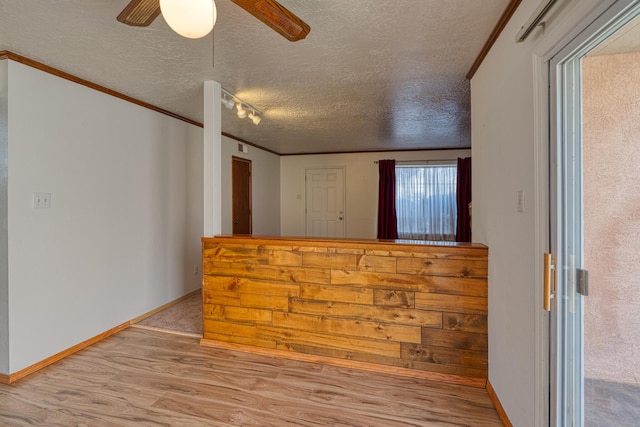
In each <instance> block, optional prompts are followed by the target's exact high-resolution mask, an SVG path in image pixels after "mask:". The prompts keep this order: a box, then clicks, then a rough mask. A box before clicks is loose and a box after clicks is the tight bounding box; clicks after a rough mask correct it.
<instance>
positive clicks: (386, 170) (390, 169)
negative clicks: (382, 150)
mask: <svg viewBox="0 0 640 427" xmlns="http://www.w3.org/2000/svg"><path fill="white" fill-rule="evenodd" d="M378 174H379V177H380V181H379V186H378V239H397V238H398V218H397V217H396V161H395V160H380V161H379V162H378Z"/></svg>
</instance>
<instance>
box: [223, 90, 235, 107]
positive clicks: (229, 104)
mask: <svg viewBox="0 0 640 427" xmlns="http://www.w3.org/2000/svg"><path fill="white" fill-rule="evenodd" d="M220 102H222V105H224V106H225V107H226V108H227V110H231V109H232V108H233V107H235V106H236V103H235V101H234V100H233V98H230V97H229V96H228V95H227V94H226V93H223V94H222V98H220Z"/></svg>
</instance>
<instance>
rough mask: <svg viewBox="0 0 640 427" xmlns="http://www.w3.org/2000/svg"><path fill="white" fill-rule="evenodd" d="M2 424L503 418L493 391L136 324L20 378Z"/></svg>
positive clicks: (480, 421)
mask: <svg viewBox="0 0 640 427" xmlns="http://www.w3.org/2000/svg"><path fill="white" fill-rule="evenodd" d="M0 425H2V426H26V425H41V426H189V427H193V426H248V425H256V426H369V427H375V426H380V427H382V426H384V427H394V426H501V425H502V423H501V422H500V420H499V418H498V414H497V412H496V410H495V409H494V407H493V405H492V403H491V401H490V399H489V397H488V394H487V391H486V390H484V389H482V388H473V387H466V386H460V385H448V384H443V383H438V382H429V381H425V380H420V379H412V378H405V377H399V376H392V375H385V374H379V373H371V372H366V371H360V370H354V369H346V368H338V367H332V366H325V365H318V364H311V363H306V362H298V361H292V360H283V359H277V358H272V357H268V356H260V355H254V354H250V353H243V352H236V351H230V350H222V349H215V348H205V347H200V345H199V340H198V338H196V337H191V336H184V335H175V334H170V333H165V332H160V331H153V330H147V329H141V328H135V327H131V328H128V329H126V330H124V331H121V332H119V333H117V334H115V335H113V336H111V337H109V338H107V339H105V340H103V341H101V342H99V343H97V344H95V345H92V346H91V347H89V348H86V349H84V350H82V351H80V352H78V353H75V354H73V355H71V356H69V357H67V358H65V359H63V360H61V361H60V362H57V363H55V364H53V365H51V366H49V367H47V368H44V369H42V370H41V371H38V372H36V373H34V374H32V375H30V376H28V377H26V378H24V379H22V380H20V381H18V382H16V383H14V384H12V385H4V384H0Z"/></svg>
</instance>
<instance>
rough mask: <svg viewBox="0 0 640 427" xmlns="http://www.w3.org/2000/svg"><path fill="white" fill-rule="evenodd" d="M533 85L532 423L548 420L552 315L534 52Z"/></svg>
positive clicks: (542, 128)
mask: <svg viewBox="0 0 640 427" xmlns="http://www.w3.org/2000/svg"><path fill="white" fill-rule="evenodd" d="M533 86H534V89H533V90H534V93H535V95H534V97H533V101H534V108H533V115H534V118H533V120H534V129H533V140H534V147H533V150H534V159H533V161H534V170H533V172H534V182H533V185H534V191H533V193H534V206H535V211H534V236H535V237H534V248H535V255H534V260H535V265H536V266H537V268H535V273H534V280H535V282H534V283H535V286H536V292H535V295H536V296H537V297H536V298H535V302H534V309H535V331H534V334H535V343H534V348H535V354H536V357H535V361H534V367H533V368H534V375H535V386H534V387H535V399H534V408H535V415H534V420H533V425H535V426H546V425H548V422H549V400H548V397H547V396H549V315H548V313H547V312H546V311H544V308H543V302H542V293H543V271H542V265H543V254H544V253H545V252H547V251H548V250H549V238H548V236H549V233H548V230H549V167H548V165H549V163H548V159H549V149H548V147H549V131H548V129H549V119H548V118H549V99H548V98H549V97H548V94H549V91H548V88H549V80H548V72H547V66H546V62H545V61H544V60H543V58H541V57H539V56H536V55H534V56H533Z"/></svg>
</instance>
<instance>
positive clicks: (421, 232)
mask: <svg viewBox="0 0 640 427" xmlns="http://www.w3.org/2000/svg"><path fill="white" fill-rule="evenodd" d="M396 209H397V216H398V238H400V239H415V240H455V239H456V221H457V209H456V165H444V166H442V165H438V166H410V167H406V166H403V167H402V166H401V167H396Z"/></svg>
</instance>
